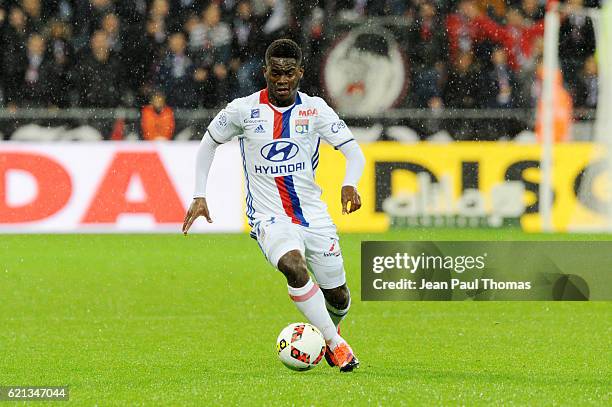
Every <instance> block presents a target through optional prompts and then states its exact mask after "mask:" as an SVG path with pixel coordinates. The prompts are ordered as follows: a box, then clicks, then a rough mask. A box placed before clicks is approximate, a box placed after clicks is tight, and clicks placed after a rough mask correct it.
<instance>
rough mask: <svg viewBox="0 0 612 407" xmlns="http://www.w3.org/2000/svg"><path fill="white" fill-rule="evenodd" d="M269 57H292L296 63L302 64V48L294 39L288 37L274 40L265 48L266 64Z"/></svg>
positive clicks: (268, 62)
mask: <svg viewBox="0 0 612 407" xmlns="http://www.w3.org/2000/svg"><path fill="white" fill-rule="evenodd" d="M270 58H293V59H295V60H296V61H297V63H298V65H299V66H301V65H302V50H301V49H300V46H299V45H297V44H296V42H295V41H293V40H290V39H288V38H283V39H280V40H276V41H274V42H272V44H270V46H268V49H267V50H266V65H269V64H270Z"/></svg>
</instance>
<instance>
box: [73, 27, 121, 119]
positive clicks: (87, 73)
mask: <svg viewBox="0 0 612 407" xmlns="http://www.w3.org/2000/svg"><path fill="white" fill-rule="evenodd" d="M75 69H76V72H75V74H74V77H75V85H76V89H77V90H78V91H79V99H80V103H81V105H82V106H91V107H107V108H113V107H118V106H119V105H120V104H121V95H122V89H123V83H122V78H123V75H122V69H121V66H120V64H119V61H118V60H117V58H116V56H115V55H114V54H112V53H111V51H110V48H109V46H108V36H107V35H106V33H105V32H104V31H102V30H98V31H95V32H94V33H93V35H92V37H91V41H90V48H89V49H88V50H86V51H85V52H84V53H83V54H82V56H81V58H79V62H78V63H77V64H76V66H75Z"/></svg>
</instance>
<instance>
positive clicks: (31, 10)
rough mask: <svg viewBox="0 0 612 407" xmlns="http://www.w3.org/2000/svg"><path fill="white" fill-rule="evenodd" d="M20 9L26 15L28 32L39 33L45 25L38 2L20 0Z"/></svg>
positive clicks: (36, 0)
mask: <svg viewBox="0 0 612 407" xmlns="http://www.w3.org/2000/svg"><path fill="white" fill-rule="evenodd" d="M21 7H22V8H23V11H24V13H25V15H26V20H27V27H28V28H27V30H28V32H29V33H33V32H37V33H39V32H41V31H42V29H43V27H44V24H45V17H44V16H43V14H42V5H41V4H40V0H21Z"/></svg>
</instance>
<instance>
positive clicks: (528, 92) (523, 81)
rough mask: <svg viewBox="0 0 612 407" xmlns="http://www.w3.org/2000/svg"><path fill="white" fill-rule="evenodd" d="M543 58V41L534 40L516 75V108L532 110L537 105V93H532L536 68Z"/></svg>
mask: <svg viewBox="0 0 612 407" xmlns="http://www.w3.org/2000/svg"><path fill="white" fill-rule="evenodd" d="M543 58H544V39H543V38H542V37H540V38H536V39H535V41H534V44H533V50H532V52H531V55H530V56H529V57H528V58H527V59H525V61H523V66H522V67H521V69H520V70H519V71H518V72H517V73H516V75H517V81H518V88H517V91H518V97H517V98H516V99H515V102H516V105H517V107H529V108H533V107H535V106H536V104H537V92H535V91H534V83H535V82H536V73H537V72H536V71H537V67H538V66H539V65H541V64H542V61H543Z"/></svg>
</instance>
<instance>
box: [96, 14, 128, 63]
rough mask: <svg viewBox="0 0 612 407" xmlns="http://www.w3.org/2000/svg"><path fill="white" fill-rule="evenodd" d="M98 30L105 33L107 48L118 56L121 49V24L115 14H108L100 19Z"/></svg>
mask: <svg viewBox="0 0 612 407" xmlns="http://www.w3.org/2000/svg"><path fill="white" fill-rule="evenodd" d="M100 28H101V29H102V30H103V31H104V32H105V33H106V38H107V39H108V40H107V41H108V48H109V49H110V50H111V51H112V52H114V53H115V54H117V55H118V54H119V53H120V52H121V50H122V49H123V44H122V43H121V41H122V38H121V37H122V35H121V22H120V21H119V17H117V15H116V14H113V13H108V14H106V15H105V16H104V17H102V22H101V23H100Z"/></svg>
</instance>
